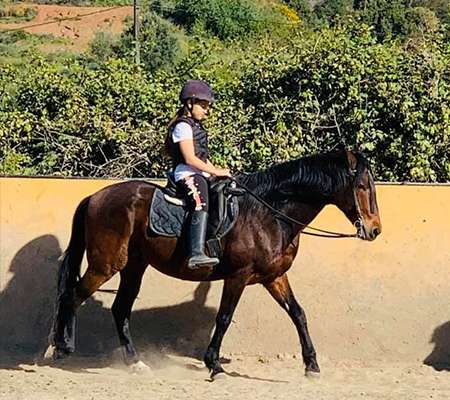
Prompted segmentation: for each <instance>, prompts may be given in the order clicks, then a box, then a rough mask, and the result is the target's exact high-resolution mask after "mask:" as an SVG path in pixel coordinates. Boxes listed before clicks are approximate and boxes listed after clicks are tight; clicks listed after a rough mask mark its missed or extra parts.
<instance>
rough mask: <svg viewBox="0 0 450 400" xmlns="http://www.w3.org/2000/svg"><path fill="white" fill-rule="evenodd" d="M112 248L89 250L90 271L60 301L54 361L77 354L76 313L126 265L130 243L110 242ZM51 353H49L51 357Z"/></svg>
mask: <svg viewBox="0 0 450 400" xmlns="http://www.w3.org/2000/svg"><path fill="white" fill-rule="evenodd" d="M111 243H114V244H115V245H116V246H110V247H108V249H106V248H105V249H102V248H101V247H98V246H96V248H95V251H94V250H92V249H93V248H92V247H91V248H90V249H88V257H87V258H88V268H87V270H86V272H85V274H84V275H83V277H82V278H81V279H80V280H79V281H78V282H77V283H76V284H75V286H74V287H73V288H72V289H70V290H68V291H67V293H66V295H65V297H64V299H60V300H59V312H58V314H57V318H56V321H55V324H54V325H55V328H54V335H53V336H54V337H53V340H52V341H53V343H54V345H55V349H54V352H53V358H56V359H58V358H62V357H64V356H66V355H68V354H70V353H72V352H74V351H75V327H76V311H77V309H78V308H79V307H80V306H81V304H83V302H84V301H86V300H87V299H88V298H89V297H90V296H91V295H92V294H93V293H94V292H95V291H96V290H97V289H98V288H99V287H100V286H101V285H103V284H104V283H105V282H106V281H108V280H109V279H111V277H112V276H113V275H114V274H115V273H116V272H118V271H120V270H121V269H123V267H124V266H125V264H126V262H127V255H126V253H127V247H128V240H119V239H117V240H116V241H114V242H113V241H112V240H110V244H111ZM49 355H50V354H48V353H47V354H46V356H49Z"/></svg>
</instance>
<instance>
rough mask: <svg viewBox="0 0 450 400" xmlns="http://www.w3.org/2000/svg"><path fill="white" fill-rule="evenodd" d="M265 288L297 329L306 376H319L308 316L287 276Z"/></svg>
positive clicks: (279, 278)
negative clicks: (295, 295) (293, 291)
mask: <svg viewBox="0 0 450 400" xmlns="http://www.w3.org/2000/svg"><path fill="white" fill-rule="evenodd" d="M264 286H265V287H266V289H267V290H268V291H269V293H270V294H271V295H272V297H273V298H274V299H275V300H276V301H277V302H278V304H279V305H280V306H281V307H283V309H284V310H285V311H286V312H287V313H288V314H289V316H290V317H291V319H292V321H293V322H294V324H295V327H296V328H297V332H298V335H299V337H300V343H301V346H302V356H303V361H304V363H305V373H306V375H308V376H318V375H319V374H320V368H319V365H318V363H317V359H316V351H315V350H314V346H313V344H312V341H311V338H310V336H309V332H308V326H307V322H306V315H305V312H304V311H303V309H302V307H301V306H300V305H299V304H298V303H297V300H296V299H295V297H294V294H293V293H292V289H291V287H290V285H289V281H288V278H287V275H286V274H284V275H282V276H280V277H278V278H277V279H275V280H273V281H272V282H270V283H268V284H266V285H264Z"/></svg>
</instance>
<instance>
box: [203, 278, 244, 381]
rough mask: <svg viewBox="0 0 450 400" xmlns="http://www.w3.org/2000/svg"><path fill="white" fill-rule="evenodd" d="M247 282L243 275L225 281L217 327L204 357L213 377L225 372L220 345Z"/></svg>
mask: <svg viewBox="0 0 450 400" xmlns="http://www.w3.org/2000/svg"><path fill="white" fill-rule="evenodd" d="M245 284H246V282H245V279H243V278H242V277H239V278H232V279H226V280H225V282H224V286H223V292H222V299H221V301H220V307H219V312H218V313H217V316H216V328H215V330H214V335H213V337H212V339H211V342H210V344H209V346H208V349H207V350H206V354H205V357H204V361H205V364H206V366H207V367H208V368H209V370H210V372H211V378H214V377H215V376H216V375H217V374H220V373H224V372H225V371H224V370H223V368H222V365H221V364H220V360H219V352H220V346H221V344H222V340H223V337H224V335H225V332H226V331H227V329H228V327H229V326H230V323H231V319H232V317H233V313H234V310H235V309H236V306H237V304H238V302H239V299H240V298H241V295H242V292H243V291H244V288H245Z"/></svg>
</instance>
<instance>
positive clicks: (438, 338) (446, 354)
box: [423, 321, 450, 371]
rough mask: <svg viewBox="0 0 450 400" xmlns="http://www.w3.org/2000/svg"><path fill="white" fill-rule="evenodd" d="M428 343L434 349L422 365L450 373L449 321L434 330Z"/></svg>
mask: <svg viewBox="0 0 450 400" xmlns="http://www.w3.org/2000/svg"><path fill="white" fill-rule="evenodd" d="M430 342H431V343H433V344H434V349H433V351H432V352H431V353H430V354H429V355H428V356H427V358H425V360H424V361H423V363H424V364H425V365H429V366H430V367H433V368H434V369H435V370H437V371H450V321H448V322H445V323H444V324H442V325H440V326H438V327H437V328H436V329H435V330H434V332H433V336H432V337H431V341H430Z"/></svg>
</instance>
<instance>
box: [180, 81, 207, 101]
mask: <svg viewBox="0 0 450 400" xmlns="http://www.w3.org/2000/svg"><path fill="white" fill-rule="evenodd" d="M188 99H198V100H205V101H208V102H210V103H214V93H213V91H212V89H211V87H210V86H209V85H208V84H207V83H206V82H205V81H200V80H197V79H192V80H189V81H187V82H186V83H185V84H184V86H183V89H181V93H180V101H181V102H182V103H184V102H185V101H186V100H188Z"/></svg>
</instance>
